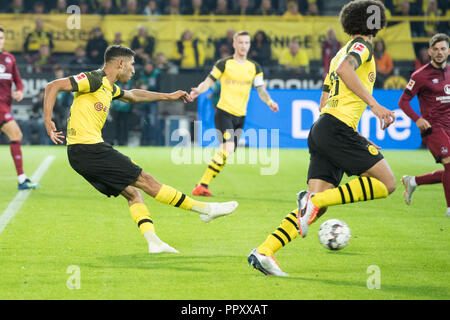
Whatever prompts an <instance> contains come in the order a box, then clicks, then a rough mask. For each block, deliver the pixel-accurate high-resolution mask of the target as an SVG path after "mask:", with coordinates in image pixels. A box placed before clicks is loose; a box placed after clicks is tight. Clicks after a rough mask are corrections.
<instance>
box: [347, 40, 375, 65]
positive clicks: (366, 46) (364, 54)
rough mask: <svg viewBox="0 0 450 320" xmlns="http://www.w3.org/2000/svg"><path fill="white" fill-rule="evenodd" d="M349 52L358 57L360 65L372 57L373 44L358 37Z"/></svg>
mask: <svg viewBox="0 0 450 320" xmlns="http://www.w3.org/2000/svg"><path fill="white" fill-rule="evenodd" d="M347 54H349V55H351V56H353V57H355V58H356V61H357V62H358V67H359V66H360V65H361V64H363V63H364V62H367V61H370V60H371V59H372V45H371V44H370V43H368V42H366V41H364V40H362V39H358V41H355V42H353V43H352V44H351V46H350V47H349V48H348V51H347Z"/></svg>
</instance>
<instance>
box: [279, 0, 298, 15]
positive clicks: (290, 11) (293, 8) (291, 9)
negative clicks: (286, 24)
mask: <svg viewBox="0 0 450 320" xmlns="http://www.w3.org/2000/svg"><path fill="white" fill-rule="evenodd" d="M301 17H302V15H301V14H300V12H299V11H298V4H297V2H296V1H289V2H288V3H287V10H286V12H285V13H284V14H283V18H285V19H298V18H301Z"/></svg>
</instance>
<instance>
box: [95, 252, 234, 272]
mask: <svg viewBox="0 0 450 320" xmlns="http://www.w3.org/2000/svg"><path fill="white" fill-rule="evenodd" d="M97 259H98V260H100V261H101V264H99V265H93V264H88V265H87V266H89V267H91V268H117V269H121V268H123V269H145V270H150V269H165V270H167V269H170V270H178V271H183V272H186V271H191V272H192V271H195V272H209V271H211V270H212V268H211V267H206V266H207V265H208V266H211V265H212V264H219V265H227V264H230V263H241V260H242V257H241V256H218V255H208V256H202V255H198V256H193V255H189V256H187V255H183V254H174V253H157V254H149V253H136V254H127V255H121V256H104V257H98V258H97ZM202 266H205V267H202Z"/></svg>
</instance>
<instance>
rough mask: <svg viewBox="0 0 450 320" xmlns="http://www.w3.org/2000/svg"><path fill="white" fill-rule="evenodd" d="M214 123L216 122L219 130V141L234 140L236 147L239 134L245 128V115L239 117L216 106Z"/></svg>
mask: <svg viewBox="0 0 450 320" xmlns="http://www.w3.org/2000/svg"><path fill="white" fill-rule="evenodd" d="M214 123H215V124H216V129H217V131H218V133H217V134H218V138H219V142H220V143H224V142H227V141H234V148H235V149H236V147H237V144H238V141H239V136H240V135H241V133H242V130H243V129H244V123H245V116H242V117H238V116H235V115H232V114H231V113H228V112H226V111H224V110H222V109H219V108H216V114H215V115H214Z"/></svg>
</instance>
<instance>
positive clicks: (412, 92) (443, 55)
mask: <svg viewBox="0 0 450 320" xmlns="http://www.w3.org/2000/svg"><path fill="white" fill-rule="evenodd" d="M448 47H449V37H448V35H446V34H444V33H438V34H436V35H434V36H433V37H432V38H431V39H430V42H429V49H428V54H429V55H430V57H431V62H430V63H428V64H426V65H424V66H423V67H422V68H420V69H418V70H417V71H415V72H414V73H413V74H412V75H411V79H410V80H409V83H408V85H407V86H406V88H405V91H403V94H402V96H401V97H400V101H399V103H398V104H399V106H400V108H401V109H402V110H403V111H404V112H405V113H406V114H407V115H408V116H409V117H410V118H411V119H412V120H413V121H414V122H415V123H416V125H417V127H418V128H419V130H420V134H421V136H422V139H423V141H424V142H425V144H426V146H427V147H428V150H430V152H431V154H432V155H433V157H434V158H435V159H436V162H437V163H442V165H443V166H444V170H437V171H434V172H430V173H426V174H422V175H420V176H408V175H405V176H403V178H402V184H403V186H404V187H405V190H404V192H403V197H404V198H405V202H406V204H408V205H409V204H411V201H412V195H413V192H414V191H415V190H416V188H417V186H420V185H424V184H435V183H442V185H443V186H444V193H445V199H446V200H447V214H446V215H447V217H450V67H449V65H448V63H447V59H448V53H449V49H448ZM416 95H417V97H418V99H419V106H420V114H421V116H419V115H418V114H417V113H415V112H414V110H413V109H412V108H411V104H410V101H411V99H412V98H414V96H416Z"/></svg>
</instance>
